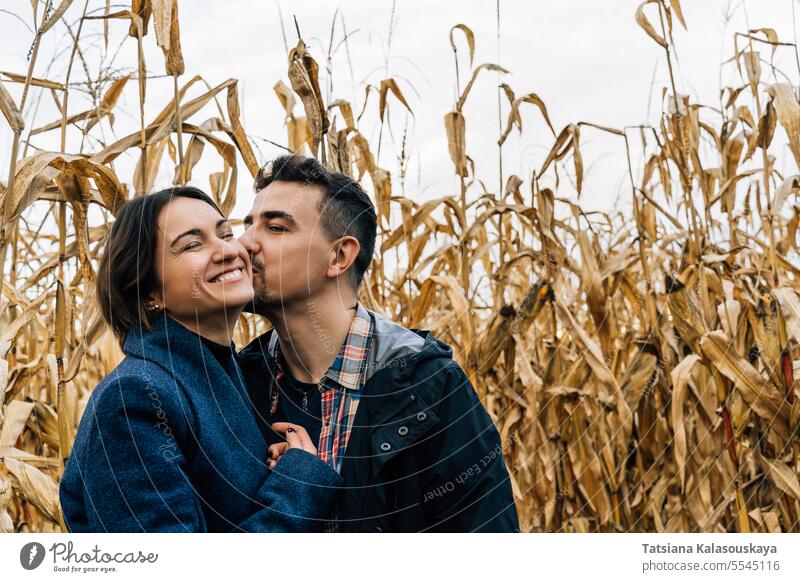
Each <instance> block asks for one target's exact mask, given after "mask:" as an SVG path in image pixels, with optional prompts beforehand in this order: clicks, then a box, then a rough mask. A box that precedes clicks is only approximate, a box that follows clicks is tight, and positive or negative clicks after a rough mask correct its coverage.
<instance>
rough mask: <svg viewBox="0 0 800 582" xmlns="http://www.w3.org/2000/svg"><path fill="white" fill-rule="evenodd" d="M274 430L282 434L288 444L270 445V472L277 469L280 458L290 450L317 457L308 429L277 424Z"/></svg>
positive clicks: (289, 424)
mask: <svg viewBox="0 0 800 582" xmlns="http://www.w3.org/2000/svg"><path fill="white" fill-rule="evenodd" d="M272 429H273V430H274V431H276V432H279V433H281V434H282V435H283V436H284V438H285V439H286V442H283V443H275V444H274V445H270V447H269V452H268V459H267V467H268V468H269V469H270V470H272V469H274V468H275V465H277V464H278V461H279V460H280V458H281V457H282V456H283V455H284V454H285V453H286V451H288V450H289V449H301V450H304V451H307V452H309V453H311V454H312V455H314V456H316V455H317V447H316V446H315V445H314V442H313V441H312V440H311V437H310V436H308V432H307V431H306V429H304V428H303V427H302V426H300V425H299V424H292V423H290V422H276V423H274V424H273V425H272Z"/></svg>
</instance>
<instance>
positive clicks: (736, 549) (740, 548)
mask: <svg viewBox="0 0 800 582" xmlns="http://www.w3.org/2000/svg"><path fill="white" fill-rule="evenodd" d="M642 549H643V550H644V553H645V554H756V555H761V556H768V555H769V554H777V553H778V548H777V547H776V546H761V545H757V544H752V543H748V544H702V543H701V544H669V543H668V544H642Z"/></svg>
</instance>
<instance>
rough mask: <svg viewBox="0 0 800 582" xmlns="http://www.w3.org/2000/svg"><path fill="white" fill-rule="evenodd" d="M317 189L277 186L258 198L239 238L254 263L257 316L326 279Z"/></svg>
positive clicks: (328, 246) (326, 245) (327, 256)
mask: <svg viewBox="0 0 800 582" xmlns="http://www.w3.org/2000/svg"><path fill="white" fill-rule="evenodd" d="M322 195H323V193H322V191H321V190H320V188H319V187H317V186H306V185H304V184H299V183H295V182H281V181H276V182H273V183H272V184H270V185H269V186H267V187H266V188H264V189H263V190H261V192H259V193H258V194H257V195H256V199H255V202H254V204H253V208H252V209H251V210H250V212H249V213H248V215H247V216H246V217H245V218H244V224H245V228H246V230H245V232H244V234H242V236H241V237H240V238H239V240H240V241H241V242H242V244H243V245H244V247H245V248H246V249H247V251H248V252H249V253H250V258H251V261H252V264H253V288H254V289H255V299H254V300H253V303H254V307H255V312H256V313H261V314H264V315H267V314H269V313H274V312H275V311H276V310H279V309H281V308H282V307H283V306H285V305H290V304H292V303H293V302H296V301H298V300H306V299H307V298H308V297H310V296H313V295H314V294H315V292H316V291H317V290H318V289H320V288H321V287H322V286H323V285H324V283H325V281H326V278H327V271H328V266H329V263H330V260H331V258H332V256H333V255H332V253H333V247H332V243H331V241H329V240H328V239H327V237H326V236H325V234H324V233H323V232H322V225H321V223H320V213H319V209H318V204H319V202H320V198H321V197H322Z"/></svg>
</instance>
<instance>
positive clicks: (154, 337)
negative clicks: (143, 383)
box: [122, 312, 244, 392]
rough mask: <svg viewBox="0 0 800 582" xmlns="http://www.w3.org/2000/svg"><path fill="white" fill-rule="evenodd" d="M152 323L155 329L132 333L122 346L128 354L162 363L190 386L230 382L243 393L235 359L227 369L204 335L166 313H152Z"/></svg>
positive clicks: (176, 378)
mask: <svg viewBox="0 0 800 582" xmlns="http://www.w3.org/2000/svg"><path fill="white" fill-rule="evenodd" d="M150 324H151V326H152V328H153V329H152V330H147V329H145V328H144V327H138V328H136V329H134V330H132V331H130V332H129V333H128V335H127V337H126V338H125V342H124V343H123V348H122V350H123V352H124V353H125V355H127V356H132V357H136V358H140V359H142V360H144V361H146V362H149V363H152V364H154V365H157V366H159V367H160V368H162V369H163V370H164V371H165V372H167V373H168V374H169V375H171V376H172V377H173V378H175V380H176V382H179V383H180V384H183V385H184V386H186V387H187V388H197V387H199V384H203V385H205V384H208V385H210V386H211V387H212V388H213V389H217V387H220V388H221V387H222V385H226V383H227V384H228V385H229V384H232V385H233V387H234V388H236V389H237V391H239V392H242V391H243V390H244V380H243V379H242V378H241V372H240V371H239V368H238V366H236V364H235V360H234V359H233V358H232V359H231V362H230V366H229V368H231V369H229V370H225V369H223V367H222V365H221V364H220V362H219V360H217V358H216V357H215V356H214V354H212V353H211V350H210V349H209V348H208V347H207V346H206V345H205V343H204V341H203V338H202V337H201V336H200V335H198V334H196V333H195V332H193V331H191V330H190V329H188V328H186V327H184V326H183V325H181V324H180V323H178V322H177V321H175V320H174V319H172V318H171V317H170V316H168V315H167V314H166V313H164V312H160V313H158V314H155V315H152V316H151V317H150ZM232 378H237V379H239V382H234V381H233V380H232ZM220 383H222V384H220ZM237 384H238V385H237Z"/></svg>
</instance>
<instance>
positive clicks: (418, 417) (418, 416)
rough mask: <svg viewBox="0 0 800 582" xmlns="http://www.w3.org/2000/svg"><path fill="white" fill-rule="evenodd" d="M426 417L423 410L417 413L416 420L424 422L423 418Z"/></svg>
mask: <svg viewBox="0 0 800 582" xmlns="http://www.w3.org/2000/svg"><path fill="white" fill-rule="evenodd" d="M427 418H428V415H427V414H425V413H424V412H420V413H418V414H417V420H418V421H420V422H425V420H426V419H427Z"/></svg>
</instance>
